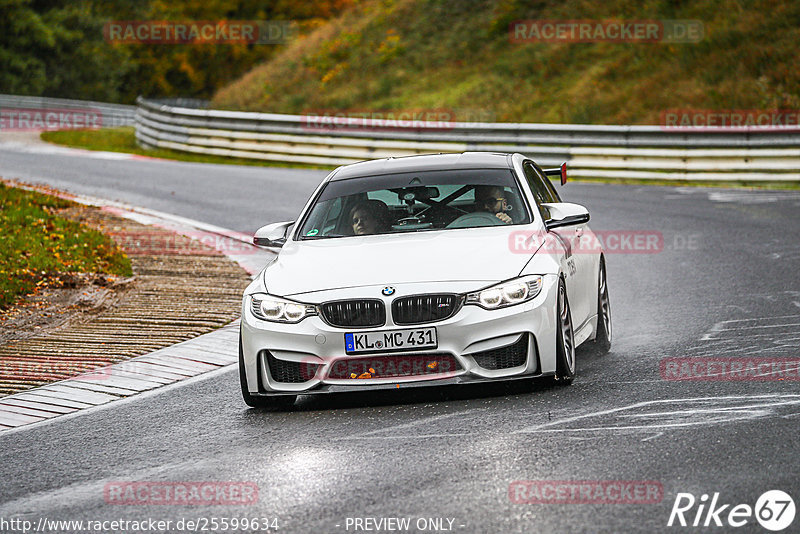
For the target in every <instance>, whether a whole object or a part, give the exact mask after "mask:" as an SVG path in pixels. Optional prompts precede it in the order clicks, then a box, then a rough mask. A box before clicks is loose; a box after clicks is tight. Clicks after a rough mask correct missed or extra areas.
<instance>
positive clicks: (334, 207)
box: [239, 153, 611, 407]
mask: <svg viewBox="0 0 800 534" xmlns="http://www.w3.org/2000/svg"><path fill="white" fill-rule="evenodd" d="M565 172H566V168H565V166H562V167H561V169H551V170H549V171H543V170H542V169H541V168H540V167H539V166H538V165H537V164H536V163H535V162H533V161H531V160H530V159H527V158H526V157H525V156H523V155H521V154H494V153H463V154H439V155H425V156H411V157H404V158H387V159H381V160H374V161H367V162H362V163H356V164H353V165H347V166H343V167H339V168H338V169H336V170H335V171H333V172H332V173H331V174H330V175H328V177H327V178H325V180H323V181H322V183H321V184H320V185H319V187H318V188H317V189H316V191H315V192H314V194H313V195H312V196H311V198H310V200H309V201H308V202H307V203H306V205H305V207H304V208H303V210H302V212H301V213H300V216H299V218H298V219H297V221H291V222H284V223H276V224H271V225H268V226H265V227H263V228H261V229H260V230H259V231H258V232H257V233H256V235H255V238H254V242H255V243H256V244H257V245H262V246H269V247H280V253H279V254H278V255H277V257H276V258H275V259H274V260H273V261H272V262H270V263H269V264H268V265H267V266H266V267H265V268H264V270H263V271H262V272H261V273H260V274H259V275H258V276H257V277H256V279H255V280H254V281H253V282H252V283H251V284H250V286H249V287H248V288H247V289H246V291H245V294H244V301H243V306H242V322H241V335H240V343H239V372H240V380H241V387H242V395H243V396H244V400H245V402H246V403H247V404H248V405H250V406H253V407H280V406H287V405H290V404H292V403H293V402H294V401H295V399H296V397H297V395H300V394H320V393H331V392H343V391H355V390H364V389H380V388H393V389H397V388H400V389H402V388H406V387H412V386H425V385H440V384H441V385H444V384H462V383H471V382H481V381H495V380H511V379H520V378H531V377H550V378H551V379H553V380H555V381H556V383H559V384H569V383H571V382H572V380H573V378H574V377H575V370H576V365H575V348H576V347H577V346H578V345H580V344H582V343H584V342H587V341H588V342H590V344H591V345H592V347H593V348H594V350H596V351H598V352H606V351H608V349H609V347H610V345H611V308H610V304H609V297H608V286H607V284H606V271H605V261H604V259H603V251H602V247H601V246H600V244H599V242H598V241H597V240H596V239H593V234H592V233H591V231H590V230H589V228H588V226H587V222H588V221H589V213H588V211H587V210H586V209H585V208H584V207H582V206H579V205H577V204H570V203H566V202H562V201H561V198H560V197H559V194H558V193H557V192H556V190H555V188H554V187H553V185H552V184H551V183H550V180H549V179H548V178H547V175H548V174H561V175H562V183H563V182H564V181H565V179H566V175H565Z"/></svg>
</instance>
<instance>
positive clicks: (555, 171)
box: [542, 161, 567, 185]
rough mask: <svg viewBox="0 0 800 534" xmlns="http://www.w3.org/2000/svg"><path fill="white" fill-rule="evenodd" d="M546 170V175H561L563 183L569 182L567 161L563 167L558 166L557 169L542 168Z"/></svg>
mask: <svg viewBox="0 0 800 534" xmlns="http://www.w3.org/2000/svg"><path fill="white" fill-rule="evenodd" d="M542 170H543V171H544V174H545V176H560V177H561V185H564V184H565V183H567V162H566V161H565V162H564V163H562V164H561V167H556V168H555V169H542Z"/></svg>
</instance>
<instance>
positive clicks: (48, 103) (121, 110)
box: [0, 95, 136, 128]
mask: <svg viewBox="0 0 800 534" xmlns="http://www.w3.org/2000/svg"><path fill="white" fill-rule="evenodd" d="M9 110H28V111H30V110H42V111H46V112H47V111H54V110H60V111H66V110H74V111H86V110H93V111H94V112H96V113H97V114H98V115H99V118H100V120H99V121H98V122H99V124H100V125H101V126H102V127H103V128H110V127H115V126H133V125H134V123H135V122H136V106H126V105H123V104H108V103H104V102H94V101H91V100H69V99H66V98H50V97H40V96H20V95H0V113H2V112H6V113H7V112H8V111H9Z"/></svg>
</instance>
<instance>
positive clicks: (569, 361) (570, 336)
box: [555, 280, 576, 386]
mask: <svg viewBox="0 0 800 534" xmlns="http://www.w3.org/2000/svg"><path fill="white" fill-rule="evenodd" d="M556 318H557V319H558V324H557V325H556V377H555V381H556V384H559V385H561V386H568V385H570V384H572V381H573V380H574V379H575V370H576V365H575V335H574V332H573V330H572V314H571V313H570V309H569V300H568V299H567V286H566V285H565V284H564V280H559V281H558V302H557V304H556Z"/></svg>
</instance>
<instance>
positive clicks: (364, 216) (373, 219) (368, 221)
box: [350, 200, 389, 235]
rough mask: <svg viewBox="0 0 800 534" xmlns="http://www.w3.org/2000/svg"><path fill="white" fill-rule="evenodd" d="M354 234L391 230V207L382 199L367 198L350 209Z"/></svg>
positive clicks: (378, 232)
mask: <svg viewBox="0 0 800 534" xmlns="http://www.w3.org/2000/svg"><path fill="white" fill-rule="evenodd" d="M350 224H351V225H352V228H353V234H354V235H367V234H380V233H384V232H388V231H389V208H388V207H387V206H386V204H384V203H383V202H381V201H380V200H365V201H363V202H359V203H358V204H356V205H355V206H354V207H353V209H352V210H350Z"/></svg>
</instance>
